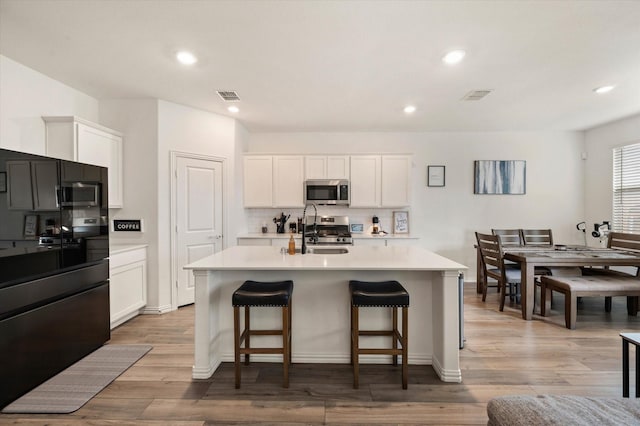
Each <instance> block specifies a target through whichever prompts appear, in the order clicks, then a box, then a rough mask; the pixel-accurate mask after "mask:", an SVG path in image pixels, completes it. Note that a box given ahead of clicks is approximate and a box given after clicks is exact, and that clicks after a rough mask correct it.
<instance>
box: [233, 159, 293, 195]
mask: <svg viewBox="0 0 640 426" xmlns="http://www.w3.org/2000/svg"><path fill="white" fill-rule="evenodd" d="M303 186H304V157H303V156H301V155H277V156H271V155H247V156H245V157H244V206H245V207H304V191H303Z"/></svg>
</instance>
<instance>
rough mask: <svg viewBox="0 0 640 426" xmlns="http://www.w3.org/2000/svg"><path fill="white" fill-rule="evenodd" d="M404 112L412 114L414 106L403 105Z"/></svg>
mask: <svg viewBox="0 0 640 426" xmlns="http://www.w3.org/2000/svg"><path fill="white" fill-rule="evenodd" d="M404 112H405V114H413V113H414V112H416V107H414V106H413V105H407V106H406V107H404Z"/></svg>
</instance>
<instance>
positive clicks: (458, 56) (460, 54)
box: [442, 50, 466, 65]
mask: <svg viewBox="0 0 640 426" xmlns="http://www.w3.org/2000/svg"><path fill="white" fill-rule="evenodd" d="M464 55H466V52H465V51H464V50H452V51H451V52H449V53H447V54H446V55H444V58H442V62H444V63H445V64H449V65H454V64H457V63H459V62H460V61H462V59H464Z"/></svg>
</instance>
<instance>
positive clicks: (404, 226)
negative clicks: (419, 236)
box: [393, 211, 409, 234]
mask: <svg viewBox="0 0 640 426" xmlns="http://www.w3.org/2000/svg"><path fill="white" fill-rule="evenodd" d="M393 233H394V234H408V233H409V212H407V211H400V212H393Z"/></svg>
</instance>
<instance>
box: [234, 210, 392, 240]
mask: <svg viewBox="0 0 640 426" xmlns="http://www.w3.org/2000/svg"><path fill="white" fill-rule="evenodd" d="M245 212H246V218H247V233H255V232H262V231H261V229H262V225H263V224H266V225H267V229H268V232H276V224H275V223H274V222H273V219H274V218H276V217H280V214H281V213H284V215H285V216H287V215H290V217H289V220H288V221H287V225H286V227H285V229H286V230H287V231H288V229H289V223H291V222H293V223H296V222H297V218H298V217H300V218H301V217H302V212H303V209H295V208H291V209H286V208H285V209H283V208H278V209H245ZM393 212H394V209H360V208H359V209H349V208H345V207H329V206H318V216H349V223H361V224H363V225H364V232H368V233H370V232H371V228H372V227H373V222H372V219H373V216H374V215H375V216H378V219H379V221H380V223H379V225H378V226H379V228H381V230H383V231H386V232H388V233H389V234H391V233H392V232H393V230H392V228H391V223H392V221H393ZM313 214H314V211H313V207H308V208H307V216H310V215H313Z"/></svg>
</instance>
